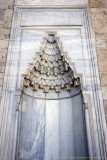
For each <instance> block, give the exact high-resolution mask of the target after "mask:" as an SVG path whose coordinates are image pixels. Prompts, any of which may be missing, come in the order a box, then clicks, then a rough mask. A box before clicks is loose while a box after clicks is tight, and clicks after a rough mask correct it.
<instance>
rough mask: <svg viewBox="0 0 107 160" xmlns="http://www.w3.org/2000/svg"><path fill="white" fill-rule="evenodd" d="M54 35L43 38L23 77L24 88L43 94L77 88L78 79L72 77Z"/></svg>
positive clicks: (71, 72) (71, 71)
mask: <svg viewBox="0 0 107 160" xmlns="http://www.w3.org/2000/svg"><path fill="white" fill-rule="evenodd" d="M61 53H62V51H61V49H60V47H59V45H58V40H57V38H56V37H55V35H54V34H49V35H48V37H47V38H44V41H43V44H42V47H41V52H40V53H37V55H36V57H35V58H34V65H33V67H32V69H30V70H29V73H28V74H27V75H26V76H24V84H23V85H24V87H26V88H27V87H31V88H32V90H33V91H37V90H41V91H43V92H45V93H48V92H50V91H52V92H61V91H63V90H66V91H70V90H71V89H72V87H75V86H79V85H80V82H79V78H75V77H74V73H73V70H72V69H71V68H70V66H69V64H68V63H67V62H66V60H65V56H64V55H62V54H61Z"/></svg>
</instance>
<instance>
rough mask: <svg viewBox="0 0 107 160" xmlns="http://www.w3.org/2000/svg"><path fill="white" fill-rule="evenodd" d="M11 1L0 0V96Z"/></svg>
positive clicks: (9, 24) (12, 3) (7, 41)
mask: <svg viewBox="0 0 107 160" xmlns="http://www.w3.org/2000/svg"><path fill="white" fill-rule="evenodd" d="M13 5H14V1H13V0H8V1H7V0H0V94H1V91H2V84H3V76H4V71H5V64H6V57H7V52H8V43H9V36H10V31H11V24H12V17H13Z"/></svg>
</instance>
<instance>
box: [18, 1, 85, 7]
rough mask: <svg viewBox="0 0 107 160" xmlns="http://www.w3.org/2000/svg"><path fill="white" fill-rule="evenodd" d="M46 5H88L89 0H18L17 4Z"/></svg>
mask: <svg viewBox="0 0 107 160" xmlns="http://www.w3.org/2000/svg"><path fill="white" fill-rule="evenodd" d="M25 4H26V5H44V6H52V5H59V6H61V5H64V6H66V5H73V6H74V5H76V6H78V5H87V4H88V0H75V1H72V0H53V1H50V0H45V1H44V0H16V5H24V6H25Z"/></svg>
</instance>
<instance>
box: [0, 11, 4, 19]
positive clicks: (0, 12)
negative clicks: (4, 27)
mask: <svg viewBox="0 0 107 160" xmlns="http://www.w3.org/2000/svg"><path fill="white" fill-rule="evenodd" d="M3 16H4V10H3V9H0V20H3Z"/></svg>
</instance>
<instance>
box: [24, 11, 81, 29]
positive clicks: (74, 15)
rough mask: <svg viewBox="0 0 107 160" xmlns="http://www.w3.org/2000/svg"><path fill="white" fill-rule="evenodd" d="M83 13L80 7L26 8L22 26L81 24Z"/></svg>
mask: <svg viewBox="0 0 107 160" xmlns="http://www.w3.org/2000/svg"><path fill="white" fill-rule="evenodd" d="M82 15H83V12H82V10H79V9H77V10H76V9H75V10H73V9H54V10H53V9H34V10H29V9H26V10H25V11H24V12H23V13H22V20H21V26H22V27H23V26H26V27H27V26H30V27H31V26H61V25H62V26H68V25H79V26H80V25H82Z"/></svg>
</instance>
